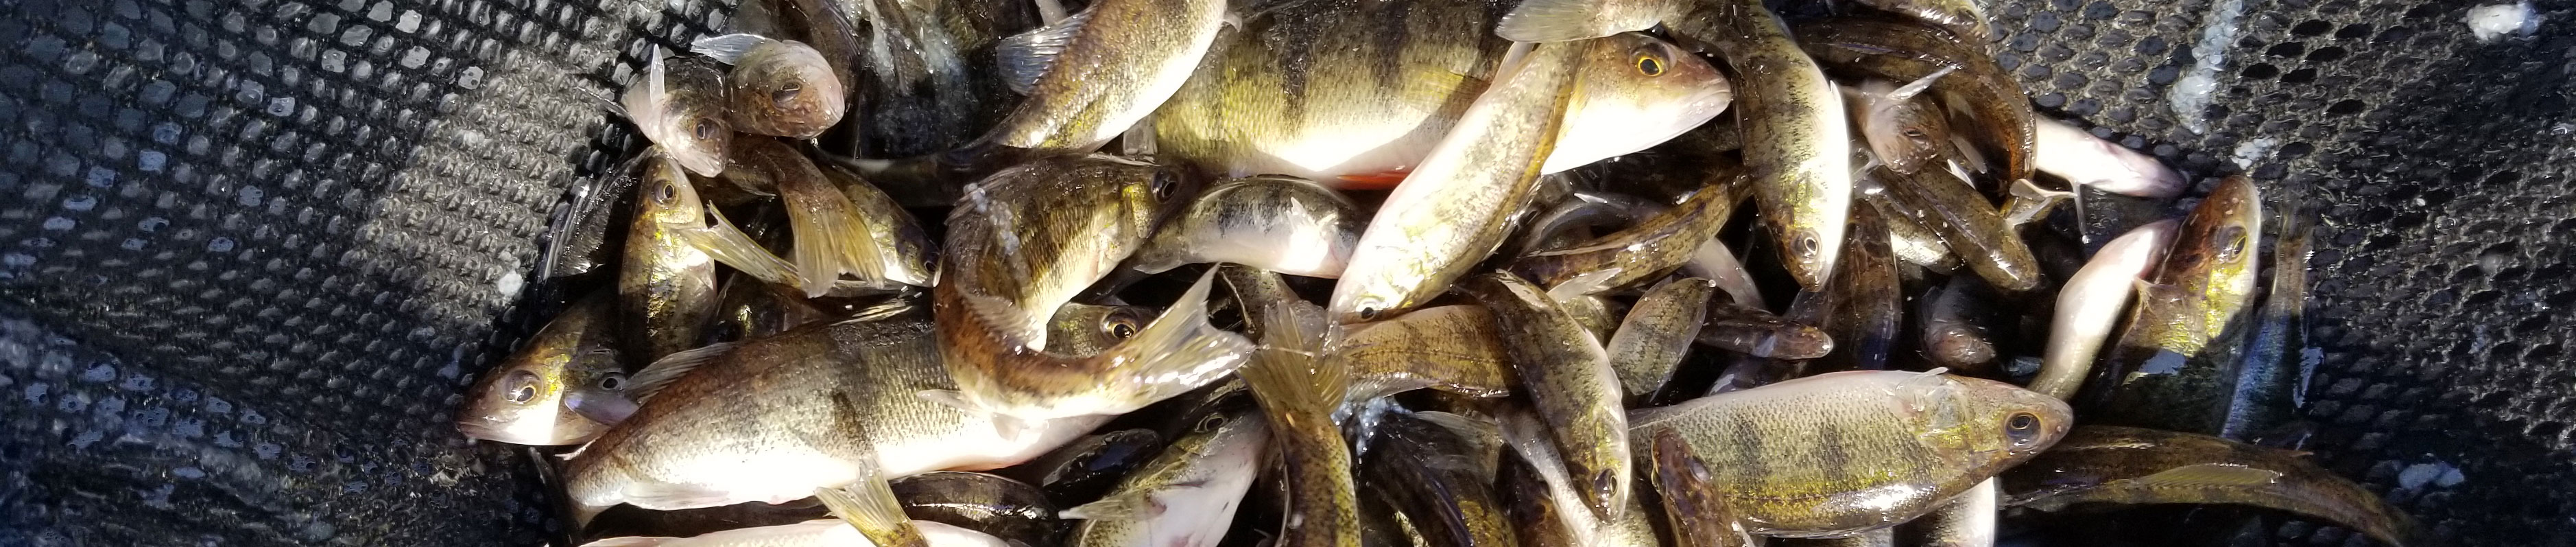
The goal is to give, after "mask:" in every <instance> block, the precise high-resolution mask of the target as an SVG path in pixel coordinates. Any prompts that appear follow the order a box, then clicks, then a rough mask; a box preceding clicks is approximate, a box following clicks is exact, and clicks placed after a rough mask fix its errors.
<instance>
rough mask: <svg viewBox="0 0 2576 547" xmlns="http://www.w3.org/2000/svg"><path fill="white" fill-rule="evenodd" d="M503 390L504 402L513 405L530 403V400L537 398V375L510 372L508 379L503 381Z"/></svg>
mask: <svg viewBox="0 0 2576 547" xmlns="http://www.w3.org/2000/svg"><path fill="white" fill-rule="evenodd" d="M501 389H502V391H501V399H502V400H505V401H509V402H511V403H525V402H528V401H529V400H530V399H535V398H537V374H536V373H533V372H528V371H524V370H513V371H510V376H509V377H508V378H503V379H501Z"/></svg>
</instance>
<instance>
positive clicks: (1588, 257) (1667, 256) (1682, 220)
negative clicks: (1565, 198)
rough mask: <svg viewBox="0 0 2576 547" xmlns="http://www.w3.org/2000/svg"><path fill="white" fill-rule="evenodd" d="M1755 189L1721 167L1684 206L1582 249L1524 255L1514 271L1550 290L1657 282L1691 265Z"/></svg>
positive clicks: (1515, 262)
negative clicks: (1571, 285) (1572, 285)
mask: <svg viewBox="0 0 2576 547" xmlns="http://www.w3.org/2000/svg"><path fill="white" fill-rule="evenodd" d="M1751 189H1752V185H1751V184H1749V181H1746V180H1744V179H1743V177H1742V176H1740V175H1739V174H1738V173H1737V172H1734V171H1733V170H1730V169H1726V168H1725V167H1723V166H1721V167H1718V168H1717V169H1715V170H1713V171H1712V172H1711V173H1709V175H1708V178H1707V183H1706V184H1705V185H1703V186H1701V187H1700V188H1699V189H1698V190H1697V191H1694V192H1692V193H1691V194H1690V195H1687V196H1683V197H1682V200H1681V203H1678V204H1675V205H1674V206H1672V207H1670V208H1667V209H1665V210H1663V211H1662V212H1660V213H1656V214H1654V215H1651V216H1648V217H1646V218H1645V219H1643V220H1641V221H1639V222H1638V223H1637V224H1636V225H1635V226H1630V227H1628V228H1627V229H1624V230H1620V231H1617V232H1612V233H1610V234H1609V235H1606V236H1602V237H1600V238H1597V239H1594V240H1591V241H1587V242H1584V243H1583V244H1580V245H1575V246H1572V247H1566V248H1558V249H1546V250H1540V251H1535V252H1531V253H1528V254H1524V255H1521V256H1520V257H1519V258H1516V259H1514V260H1513V261H1512V271H1513V273H1516V274H1520V275H1521V276H1522V277H1525V278H1528V279H1530V280H1531V281H1534V282H1537V283H1539V284H1540V285H1543V286H1546V287H1549V288H1550V289H1556V288H1560V287H1565V286H1567V284H1568V283H1569V282H1571V281H1575V280H1576V279H1578V278H1581V279H1583V282H1584V283H1585V285H1586V286H1588V287H1591V288H1590V289H1585V290H1582V292H1584V293H1587V294H1590V293H1598V292H1603V291H1608V290H1612V289H1617V288H1621V287H1625V286H1628V285H1630V284H1634V283H1637V282H1639V281H1645V280H1649V279H1653V278H1655V277H1656V276H1661V275H1664V274H1666V273H1668V272H1671V271H1672V270H1673V269H1674V268H1678V267H1681V265H1682V264H1683V263H1684V262H1688V261H1690V259H1691V253H1693V252H1694V251H1697V250H1699V247H1700V245H1701V244H1703V243H1705V242H1707V241H1709V240H1710V239H1711V238H1714V237H1716V236H1717V232H1718V230H1719V229H1722V228H1724V227H1726V221H1727V219H1729V218H1731V217H1733V216H1734V213H1735V204H1736V203H1737V202H1740V201H1743V199H1744V195H1745V194H1747V193H1749V192H1750V191H1751Z"/></svg>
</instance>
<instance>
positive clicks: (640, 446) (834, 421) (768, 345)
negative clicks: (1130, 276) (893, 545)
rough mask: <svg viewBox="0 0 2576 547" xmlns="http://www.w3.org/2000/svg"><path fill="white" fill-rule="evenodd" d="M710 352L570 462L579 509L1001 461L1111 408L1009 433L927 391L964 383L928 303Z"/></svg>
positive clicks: (709, 499)
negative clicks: (953, 376) (924, 310)
mask: <svg viewBox="0 0 2576 547" xmlns="http://www.w3.org/2000/svg"><path fill="white" fill-rule="evenodd" d="M703 357H704V362H703V363H702V364H698V365H696V366H694V367H692V370H689V371H687V372H686V373H685V374H681V375H679V376H677V377H676V379H673V380H671V381H669V383H668V384H667V385H665V386H662V387H660V388H659V389H656V390H653V391H652V392H651V393H650V394H649V395H643V396H642V397H643V403H642V405H641V407H640V408H638V409H637V410H636V412H635V416H634V417H632V418H629V419H628V420H627V422H626V423H625V424H622V425H620V426H619V427H617V428H614V429H610V430H609V431H608V432H607V433H606V434H603V435H601V436H600V438H599V439H598V440H596V441H592V442H591V444H590V445H589V446H588V447H586V448H584V449H583V450H582V451H581V452H580V453H579V454H577V455H575V456H573V457H572V458H571V460H570V461H568V462H566V463H565V467H564V481H565V485H566V486H565V490H566V493H567V495H568V497H570V498H571V500H572V501H573V502H574V503H575V504H576V506H577V507H578V508H580V511H579V513H580V514H582V515H588V514H592V513H596V512H597V511H598V510H599V509H603V508H606V507H608V506H610V505H616V504H619V503H626V504H631V505H635V506H637V507H641V508H645V509H656V510H669V509H687V508H695V507H713V506H718V505H727V504H733V503H741V502H747V501H765V502H770V503H779V502H784V501H788V500H794V499H799V498H804V497H807V496H811V495H814V490H815V489H816V488H818V487H828V486H838V485H841V484H847V483H850V482H853V481H856V480H858V479H859V478H860V477H862V476H863V475H864V474H869V473H872V474H875V475H880V476H884V477H902V476H906V475H912V474H917V473H922V472H927V471H933V470H941V469H986V468H995V467H1002V466H1007V465H1012V464H1016V463H1019V462H1021V461H1025V460H1027V459H1029V458H1032V457H1036V456H1037V455H1038V454H1041V453H1044V452H1045V451H1046V450H1048V449H1050V448H1053V447H1055V446H1056V445H1060V444H1063V443H1064V442H1066V441H1068V440H1071V439H1072V438H1073V437H1074V436H1076V435H1079V434H1081V433H1082V432H1083V431H1087V430H1089V429H1091V428H1092V427H1093V426H1096V425H1098V424H1099V423H1101V422H1102V421H1105V420H1106V419H1107V417H1105V416H1103V417H1078V418H1068V419H1061V420H1045V421H1028V422H1025V423H1022V424H1019V427H1017V428H1014V429H1016V431H1003V428H1002V427H999V426H998V425H997V424H996V423H995V422H996V421H995V420H993V419H991V418H990V417H988V416H984V415H980V414H976V413H970V412H968V411H965V410H962V409H959V408H956V407H954V406H950V405H944V404H940V403H937V402H933V401H930V400H928V399H925V398H923V397H922V396H921V395H920V394H921V392H922V391H924V390H941V389H952V388H954V387H955V383H954V382H953V381H951V380H950V379H949V377H948V374H947V369H946V367H944V366H942V365H941V364H940V362H939V360H940V357H939V349H938V342H937V340H936V338H935V336H934V335H933V333H932V327H931V325H930V322H929V321H928V320H927V319H926V318H923V317H920V315H919V314H918V313H917V312H913V313H904V314H898V315H897V316H895V317H893V318H888V319H883V320H864V319H853V320H842V321H838V322H833V323H819V324H813V325H807V326H805V327H800V328H797V329H794V330H790V331H787V332H784V333H780V334H778V335H776V336H771V337H767V338H761V339H755V340H749V341H745V342H743V343H741V344H740V345H737V346H733V347H732V348H730V351H723V352H721V353H718V354H713V355H709V356H703ZM665 364H668V363H665ZM647 372H651V371H647ZM639 383H640V382H639ZM862 466H872V467H873V469H862V468H861V467H862Z"/></svg>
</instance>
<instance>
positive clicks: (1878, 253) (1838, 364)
mask: <svg viewBox="0 0 2576 547" xmlns="http://www.w3.org/2000/svg"><path fill="white" fill-rule="evenodd" d="M1851 218H1852V225H1851V227H1852V232H1851V235H1849V236H1847V237H1844V238H1843V252H1842V261H1841V262H1839V263H1837V264H1835V268H1836V269H1837V270H1836V271H1835V272H1834V277H1833V281H1832V284H1831V285H1830V286H1829V288H1828V289H1827V290H1830V291H1834V292H1835V293H1836V294H1835V298H1834V306H1833V312H1832V315H1831V317H1830V318H1829V319H1827V320H1826V321H1825V333H1826V334H1828V335H1830V336H1832V337H1833V339H1834V348H1833V351H1831V352H1827V353H1826V354H1825V356H1823V357H1818V358H1816V360H1815V361H1814V362H1812V363H1810V364H1809V368H1808V370H1810V371H1817V372H1830V371H1839V370H1885V369H1887V368H1888V360H1889V359H1891V358H1893V357H1894V355H1895V353H1896V343H1897V341H1898V340H1899V339H1901V338H1903V336H1904V335H1903V334H1902V333H1901V332H1900V331H1901V330H1902V329H1903V328H1904V327H1903V324H1904V306H1905V304H1904V301H1905V295H1904V293H1903V291H1904V288H1903V287H1902V286H1901V283H1902V280H1900V279H1898V278H1897V273H1896V253H1895V252H1894V251H1893V250H1891V249H1890V248H1889V247H1888V242H1887V223H1886V222H1883V221H1880V220H1879V218H1878V209H1877V208H1874V207H1858V208H1854V209H1853V210H1852V215H1851Z"/></svg>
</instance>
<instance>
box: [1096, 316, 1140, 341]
mask: <svg viewBox="0 0 2576 547" xmlns="http://www.w3.org/2000/svg"><path fill="white" fill-rule="evenodd" d="M1105 322H1107V323H1108V324H1107V325H1103V326H1102V330H1106V331H1108V332H1109V335H1110V336H1114V337H1117V338H1118V339H1120V340H1125V339H1129V338H1135V337H1136V333H1138V332H1143V329H1140V328H1137V325H1136V317H1135V316H1131V315H1127V314H1125V313H1114V314H1110V315H1109V318H1108V319H1107V320H1105Z"/></svg>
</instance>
